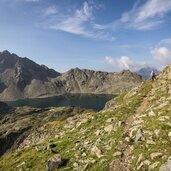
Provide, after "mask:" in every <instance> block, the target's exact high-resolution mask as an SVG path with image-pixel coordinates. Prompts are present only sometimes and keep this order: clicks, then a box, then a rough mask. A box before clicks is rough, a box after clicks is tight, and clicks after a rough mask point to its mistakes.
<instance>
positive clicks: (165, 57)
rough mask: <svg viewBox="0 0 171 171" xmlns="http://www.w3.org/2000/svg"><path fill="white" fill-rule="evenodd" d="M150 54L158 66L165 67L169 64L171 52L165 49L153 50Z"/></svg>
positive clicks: (170, 62)
mask: <svg viewBox="0 0 171 171" xmlns="http://www.w3.org/2000/svg"><path fill="white" fill-rule="evenodd" d="M151 54H152V55H153V57H154V59H155V60H156V61H157V62H158V63H159V65H162V66H166V65H169V64H171V51H170V50H169V49H167V48H166V47H160V48H154V49H152V50H151Z"/></svg>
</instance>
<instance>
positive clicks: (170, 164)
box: [159, 157, 171, 171]
mask: <svg viewBox="0 0 171 171" xmlns="http://www.w3.org/2000/svg"><path fill="white" fill-rule="evenodd" d="M159 171H171V157H169V159H168V160H167V162H166V163H164V164H163V165H162V166H161V167H160V169H159Z"/></svg>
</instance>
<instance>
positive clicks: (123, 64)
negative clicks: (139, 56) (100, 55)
mask: <svg viewBox="0 0 171 171" xmlns="http://www.w3.org/2000/svg"><path fill="white" fill-rule="evenodd" d="M105 62H106V63H107V64H108V65H111V66H112V67H113V69H114V70H123V69H129V70H131V71H137V70H139V69H140V68H142V67H144V66H146V63H144V62H136V61H133V60H132V59H131V58H130V57H128V56H121V57H120V58H112V57H110V56H106V57H105Z"/></svg>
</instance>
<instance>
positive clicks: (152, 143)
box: [147, 140, 156, 145]
mask: <svg viewBox="0 0 171 171" xmlns="http://www.w3.org/2000/svg"><path fill="white" fill-rule="evenodd" d="M147 144H149V145H154V144H156V143H155V142H154V141H153V140H147Z"/></svg>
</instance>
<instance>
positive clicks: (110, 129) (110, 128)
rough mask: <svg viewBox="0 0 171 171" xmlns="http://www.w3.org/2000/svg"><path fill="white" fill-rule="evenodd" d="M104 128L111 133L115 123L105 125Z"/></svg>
mask: <svg viewBox="0 0 171 171" xmlns="http://www.w3.org/2000/svg"><path fill="white" fill-rule="evenodd" d="M104 130H105V132H109V133H110V132H111V131H112V130H113V125H112V124H110V125H107V126H105V127H104Z"/></svg>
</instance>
